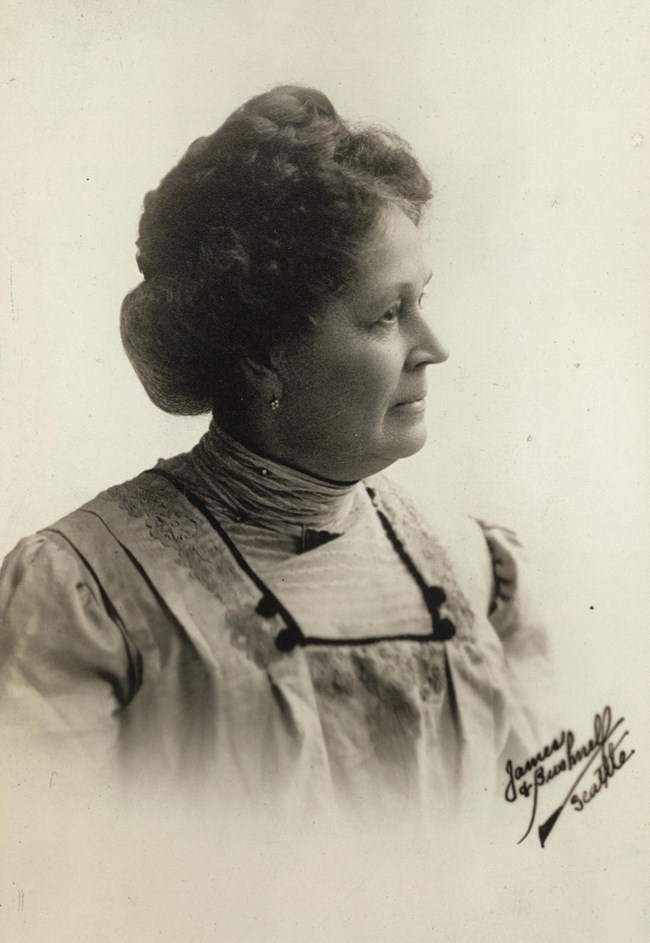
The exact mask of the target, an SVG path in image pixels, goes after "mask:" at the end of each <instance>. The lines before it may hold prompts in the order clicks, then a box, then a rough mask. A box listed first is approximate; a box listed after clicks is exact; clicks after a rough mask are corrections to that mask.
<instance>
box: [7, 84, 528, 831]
mask: <svg viewBox="0 0 650 943" xmlns="http://www.w3.org/2000/svg"><path fill="white" fill-rule="evenodd" d="M430 198H431V190H430V185H429V182H428V181H427V178H426V177H425V175H424V174H423V172H422V170H421V168H420V167H419V165H418V163H417V161H416V160H415V158H414V157H413V156H412V154H411V153H410V151H409V149H408V147H407V146H406V145H405V143H404V142H403V141H402V140H401V139H400V138H398V137H397V136H396V135H394V134H391V133H388V132H386V131H383V130H380V129H376V128H371V127H363V126H362V127H357V126H353V125H351V124H349V123H347V122H345V121H344V120H342V119H341V118H340V117H339V115H338V114H337V113H336V111H335V110H334V108H333V107H332V105H331V103H330V102H329V101H328V99H327V98H326V97H325V96H324V95H323V94H321V93H320V92H317V91H314V90H313V89H308V88H300V87H279V88H276V89H274V90H272V91H270V92H268V93H266V94H263V95H260V96H257V97H255V98H253V99H251V100H250V101H248V102H247V103H246V104H245V105H243V106H242V107H241V108H239V109H238V110H237V111H235V112H234V114H232V115H231V116H230V117H229V118H228V120H227V121H226V122H225V123H224V124H223V125H222V126H221V127H220V128H219V129H218V130H217V131H216V132H215V133H214V134H212V135H210V136H209V137H205V138H201V139H199V140H198V141H195V142H194V144H192V145H191V147H190V148H189V150H188V151H187V153H186V154H185V156H184V157H183V158H182V159H181V161H180V162H179V164H178V165H177V166H176V167H175V168H174V169H173V170H172V171H171V172H170V173H169V174H168V175H167V176H166V177H165V178H164V179H163V181H162V183H161V184H160V186H159V187H158V189H157V190H155V191H153V192H151V193H149V194H148V195H147V197H146V199H145V204H144V212H143V215H142V219H141V222H140V234H139V239H138V249H139V252H138V264H139V267H140V269H141V271H142V274H143V276H144V280H143V282H142V283H141V284H140V285H139V286H138V287H137V288H135V289H134V290H133V291H132V292H131V293H130V294H129V295H128V296H127V297H126V299H125V301H124V304H123V308H122V321H121V323H122V337H123V341H124V345H125V348H126V351H127V353H128V355H129V357H130V359H131V362H132V363H133V366H134V367H135V370H136V371H137V373H138V376H139V377H140V379H141V381H142V383H143V384H144V387H145V389H146V391H147V393H148V394H149V396H150V397H151V399H152V400H153V401H154V403H156V404H157V405H158V406H159V407H161V408H162V409H164V410H167V411H168V412H173V413H180V414H197V413H203V412H208V411H211V412H212V415H213V421H212V424H211V426H210V428H209V431H208V432H207V433H206V434H205V436H204V437H203V438H202V439H201V441H200V442H199V443H198V445H197V446H196V447H195V448H194V449H193V450H192V451H191V452H189V453H187V454H183V455H179V456H176V457H175V458H172V459H169V460H166V461H161V462H159V463H158V464H157V465H156V467H155V468H152V469H149V470H147V471H145V472H144V473H142V474H141V475H139V476H138V477H136V478H134V479H133V480H132V481H128V482H126V483H125V484H121V485H118V486H116V487H113V488H110V489H108V490H107V491H105V492H104V493H102V494H100V495H99V496H98V497H97V498H95V499H94V500H92V501H90V502H89V503H88V504H86V505H84V506H83V507H82V508H80V509H79V510H77V511H75V512H74V513H72V514H70V515H69V516H67V517H65V518H63V520H61V521H59V522H57V523H56V524H53V525H52V526H50V527H48V528H46V529H44V530H42V531H40V532H39V533H37V534H36V535H35V536H32V537H29V538H27V539H26V540H24V541H22V542H21V543H20V544H19V545H18V547H17V548H16V549H15V550H14V551H13V553H11V554H10V555H9V557H8V559H7V561H6V562H5V566H4V570H3V573H2V580H1V589H0V610H1V612H2V620H3V621H2V642H1V654H2V665H1V668H0V671H1V678H0V698H1V701H2V710H3V717H4V720H3V723H4V726H5V729H8V728H11V729H13V730H14V731H15V732H17V733H18V735H19V736H24V735H25V733H26V732H29V733H30V734H31V733H33V732H34V731H39V732H40V733H41V734H42V735H43V736H44V739H45V741H46V742H47V744H48V745H49V747H50V748H51V750H52V752H53V753H54V754H55V755H56V756H57V757H58V762H59V765H60V764H62V763H65V762H66V759H65V758H66V757H69V758H70V762H73V761H74V759H75V756H78V757H80V758H82V760H83V761H84V762H89V763H95V764H98V765H99V766H102V767H104V768H106V767H110V768H114V769H119V770H120V771H121V772H123V773H124V774H125V775H126V776H127V778H131V777H136V778H138V777H140V778H143V779H144V780H145V781H147V782H153V778H154V777H155V780H156V782H158V783H165V784H167V785H169V786H174V785H176V784H178V785H180V784H185V785H191V786H192V787H193V788H195V787H198V786H201V787H203V788H205V789H206V790H207V792H209V793H210V794H212V795H214V796H217V797H219V800H220V801H221V800H223V801H233V802H239V801H243V798H244V797H246V799H247V800H248V801H251V802H252V803H253V804H255V803H261V804H266V807H267V808H270V809H279V808H282V807H287V806H290V807H291V808H294V809H295V808H296V805H297V804H298V805H299V806H302V807H305V808H312V807H314V806H319V807H340V808H345V809H351V810H353V811H355V812H359V813H363V814H370V815H377V814H379V812H380V811H382V810H384V809H387V808H391V807H392V805H393V803H394V802H399V803H402V804H403V805H404V807H407V808H409V809H411V810H413V811H414V812H416V813H417V814H420V813H422V814H424V815H428V814H429V813H431V812H432V811H433V812H435V811H436V810H443V809H447V808H449V807H451V806H455V805H457V804H458V803H459V802H461V801H462V799H463V797H464V796H467V795H470V796H471V795H472V794H475V795H482V794H483V793H484V792H485V790H488V791H494V789H495V787H496V786H497V785H498V775H499V773H501V774H502V773H503V763H504V761H505V758H507V757H508V756H516V755H518V753H519V752H521V751H522V750H527V749H531V750H535V749H536V748H537V747H538V746H539V744H538V742H537V740H536V732H535V715H534V711H533V709H532V707H531V704H530V703H529V699H528V695H527V693H526V691H527V688H526V685H525V682H524V681H523V680H522V679H523V678H525V677H526V675H527V674H528V675H530V673H531V672H530V666H531V665H533V664H535V663H536V662H537V661H538V660H541V658H542V656H543V651H544V633H543V631H542V629H541V628H540V626H539V625H538V623H537V622H536V621H535V617H534V615H533V614H531V613H530V612H528V611H526V604H525V601H524V598H523V595H522V590H521V587H520V585H519V577H518V572H517V562H516V561H517V554H518V550H517V544H516V541H515V540H514V539H513V537H512V535H511V534H510V533H509V532H507V531H505V530H502V529H499V528H496V527H487V526H485V525H480V524H479V523H477V522H476V521H473V520H470V519H466V518H463V517H460V516H458V517H453V516H450V515H449V514H448V513H446V512H445V513H443V511H442V509H441V510H440V515H439V519H436V520H435V521H433V522H431V523H427V522H426V521H425V520H424V519H423V517H422V516H421V514H420V513H419V512H418V511H417V510H416V509H415V507H413V506H412V504H411V503H410V502H409V501H408V500H407V499H406V498H405V497H404V496H403V495H402V494H401V493H400V491H399V490H398V489H397V488H396V487H395V486H394V485H393V484H391V483H390V481H389V480H387V479H386V478H384V477H383V476H381V475H379V474H378V473H380V472H382V471H383V470H384V469H385V468H387V467H388V466H390V465H392V464H393V463H394V462H395V461H397V460H398V459H401V458H405V457H406V456H409V455H411V454H413V453H414V452H416V451H417V450H418V449H420V448H421V447H422V445H423V443H424V441H425V435H426V430H425V420H424V417H425V398H426V394H427V378H426V374H427V368H428V367H430V366H433V365H435V364H439V363H442V362H443V361H444V360H445V359H446V357H447V353H446V351H445V348H444V346H443V344H442V342H441V340H440V338H439V337H438V336H437V334H436V331H435V328H434V327H433V326H432V324H431V323H430V322H429V321H428V320H427V318H426V317H425V313H424V308H423V299H424V291H425V286H426V284H427V282H428V280H429V278H430V277H431V270H430V264H429V262H428V260H427V256H426V252H425V249H424V246H423V241H422V236H421V233H420V230H419V224H420V221H421V218H422V216H423V213H424V211H425V208H426V206H427V204H428V203H429V201H430ZM533 674H534V672H533Z"/></svg>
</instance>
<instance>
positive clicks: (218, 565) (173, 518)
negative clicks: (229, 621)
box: [103, 473, 251, 605]
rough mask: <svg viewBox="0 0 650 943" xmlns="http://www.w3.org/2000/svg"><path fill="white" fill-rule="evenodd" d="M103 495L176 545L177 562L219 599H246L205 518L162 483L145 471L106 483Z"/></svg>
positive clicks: (166, 544) (237, 573)
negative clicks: (125, 480)
mask: <svg viewBox="0 0 650 943" xmlns="http://www.w3.org/2000/svg"><path fill="white" fill-rule="evenodd" d="M103 497H106V498H108V499H109V500H113V501H115V502H117V504H118V505H119V507H120V508H121V509H122V510H123V511H126V513H127V514H128V515H129V516H130V517H135V518H140V517H144V519H145V524H146V527H147V530H148V531H149V533H150V534H151V537H152V538H153V539H154V540H157V541H159V542H160V543H161V544H162V545H163V547H169V548H171V549H173V550H175V551H176V562H177V563H178V564H180V565H181V566H182V567H184V568H185V569H186V570H187V571H188V572H189V574H190V575H191V576H192V577H193V578H194V579H196V580H198V582H199V583H200V584H201V585H202V586H203V587H204V588H205V589H207V590H208V592H210V593H212V595H213V596H216V598H217V599H219V600H220V601H221V602H223V603H224V604H226V605H230V604H232V603H233V602H235V603H239V604H243V603H245V602H248V601H249V600H250V595H251V593H250V588H249V589H248V591H247V583H246V581H245V580H244V577H243V574H242V573H241V570H240V569H239V567H238V566H237V564H236V563H235V561H234V560H233V558H232V555H231V553H230V552H229V550H228V549H227V547H225V546H224V545H223V544H222V543H221V542H219V541H217V540H215V539H214V536H213V533H212V529H211V528H210V527H209V525H208V524H207V523H206V521H205V520H204V518H203V517H202V516H201V515H200V514H199V513H198V512H195V511H194V509H193V508H192V507H191V506H190V505H189V504H188V502H187V501H186V500H185V499H184V498H183V497H182V495H180V494H179V493H178V492H177V491H176V490H175V488H173V487H172V486H171V485H169V484H168V483H167V482H165V481H163V480H162V479H160V478H156V477H155V476H154V475H148V474H146V473H144V474H142V475H139V476H138V477H137V478H134V479H132V480H131V481H127V482H125V483H124V484H122V485H116V486H115V487H113V488H109V489H108V490H107V491H105V492H104V493H103ZM233 597H234V598H233Z"/></svg>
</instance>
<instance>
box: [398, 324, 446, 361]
mask: <svg viewBox="0 0 650 943" xmlns="http://www.w3.org/2000/svg"><path fill="white" fill-rule="evenodd" d="M448 357H449V351H448V350H447V348H446V346H445V344H444V343H443V341H442V340H441V338H440V336H439V334H438V332H437V331H434V330H433V328H432V327H431V325H430V324H428V323H427V321H426V320H425V319H424V318H423V317H422V315H419V316H418V320H417V326H416V328H415V330H414V333H413V336H412V338H411V348H410V350H409V353H408V357H407V361H406V366H407V368H408V369H409V370H413V369H415V368H416V367H426V366H428V365H429V364H435V363H444V362H445V360H447V359H448Z"/></svg>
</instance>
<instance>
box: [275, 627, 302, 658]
mask: <svg viewBox="0 0 650 943" xmlns="http://www.w3.org/2000/svg"><path fill="white" fill-rule="evenodd" d="M299 641H300V640H299V639H298V638H296V633H295V631H293V630H292V629H290V628H289V627H288V626H285V627H284V629H281V630H280V631H279V632H278V634H277V635H276V636H275V647H276V648H277V649H278V650H279V651H281V652H292V651H293V650H294V648H295V647H296V645H298V642H299Z"/></svg>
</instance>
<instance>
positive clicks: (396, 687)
mask: <svg viewBox="0 0 650 943" xmlns="http://www.w3.org/2000/svg"><path fill="white" fill-rule="evenodd" d="M307 657H308V662H309V671H310V674H311V677H312V679H313V683H314V690H315V692H316V695H317V697H318V698H321V699H322V700H323V701H324V702H325V703H327V704H328V705H329V708H328V712H329V710H331V709H333V710H335V711H336V712H337V714H338V712H339V711H340V712H341V716H343V715H344V714H345V713H346V711H347V710H348V707H346V701H349V700H354V702H355V703H357V704H359V705H363V710H364V713H365V725H364V726H365V729H366V730H367V731H368V736H369V738H370V743H371V744H372V749H373V751H374V753H375V755H376V756H377V757H378V758H379V759H380V760H381V763H382V765H383V766H384V768H386V767H388V768H390V767H392V768H394V769H395V771H396V774H397V775H398V778H399V776H400V775H401V772H400V770H401V768H402V764H404V763H405V762H406V760H407V758H408V755H409V754H410V753H411V752H412V751H413V749H414V748H415V743H416V742H417V740H418V739H419V738H420V736H421V734H422V730H421V725H422V717H423V702H425V703H426V702H432V701H435V700H438V702H439V703H442V700H443V695H444V691H445V680H444V678H445V669H444V657H445V656H444V651H443V649H442V647H441V646H436V645H422V644H419V643H417V642H415V643H412V644H399V645H395V644H394V643H392V642H390V641H386V642H382V643H380V644H377V645H373V646H361V647H359V648H353V649H337V650H331V649H326V648H322V649H309V651H308V655H307Z"/></svg>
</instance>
